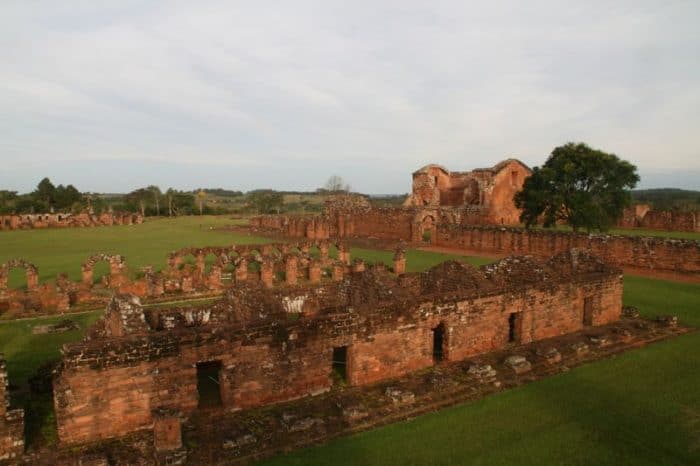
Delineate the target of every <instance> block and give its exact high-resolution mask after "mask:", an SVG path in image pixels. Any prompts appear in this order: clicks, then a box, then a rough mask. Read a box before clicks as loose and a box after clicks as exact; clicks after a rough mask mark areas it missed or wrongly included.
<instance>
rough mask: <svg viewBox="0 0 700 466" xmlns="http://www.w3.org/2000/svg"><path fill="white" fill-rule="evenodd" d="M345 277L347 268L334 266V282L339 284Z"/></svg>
mask: <svg viewBox="0 0 700 466" xmlns="http://www.w3.org/2000/svg"><path fill="white" fill-rule="evenodd" d="M343 275H345V267H343V265H342V264H337V263H336V264H333V281H335V282H339V281H341V280H342V279H343Z"/></svg>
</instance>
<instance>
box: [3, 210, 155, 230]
mask: <svg viewBox="0 0 700 466" xmlns="http://www.w3.org/2000/svg"><path fill="white" fill-rule="evenodd" d="M140 223H143V216H141V214H134V213H131V212H105V213H102V214H99V215H97V214H92V213H88V212H83V213H80V214H72V213H58V214H54V213H49V214H21V215H0V230H31V229H43V228H82V227H95V226H110V225H136V224H140Z"/></svg>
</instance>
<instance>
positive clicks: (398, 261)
mask: <svg viewBox="0 0 700 466" xmlns="http://www.w3.org/2000/svg"><path fill="white" fill-rule="evenodd" d="M394 273H395V274H396V275H403V274H404V273H406V252H405V251H404V250H403V249H402V248H397V249H396V253H395V254H394Z"/></svg>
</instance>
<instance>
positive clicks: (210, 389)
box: [197, 361, 222, 408]
mask: <svg viewBox="0 0 700 466" xmlns="http://www.w3.org/2000/svg"><path fill="white" fill-rule="evenodd" d="M197 395H198V396H199V407H200V408H210V407H213V406H221V404H222V403H221V361H207V362H200V363H197Z"/></svg>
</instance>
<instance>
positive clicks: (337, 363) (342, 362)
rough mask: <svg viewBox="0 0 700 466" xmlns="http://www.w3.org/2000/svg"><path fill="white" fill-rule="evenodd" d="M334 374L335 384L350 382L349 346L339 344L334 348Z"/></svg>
mask: <svg viewBox="0 0 700 466" xmlns="http://www.w3.org/2000/svg"><path fill="white" fill-rule="evenodd" d="M332 376H333V385H345V384H347V383H348V347H347V346H338V347H336V348H333V361H332Z"/></svg>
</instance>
